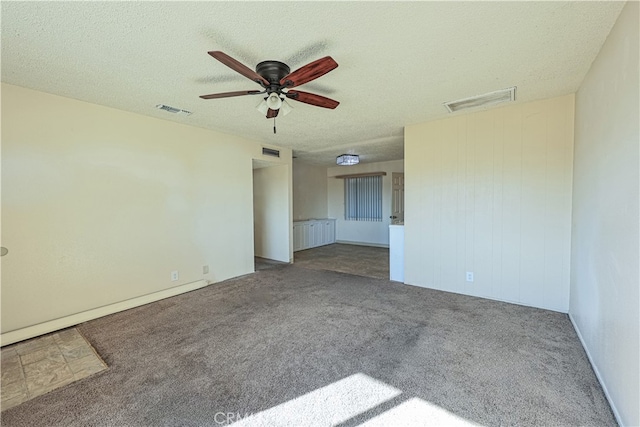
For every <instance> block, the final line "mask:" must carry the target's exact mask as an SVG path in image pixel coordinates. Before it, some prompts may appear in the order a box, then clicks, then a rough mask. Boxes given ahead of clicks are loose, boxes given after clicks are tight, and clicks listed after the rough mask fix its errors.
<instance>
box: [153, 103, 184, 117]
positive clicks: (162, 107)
mask: <svg viewBox="0 0 640 427" xmlns="http://www.w3.org/2000/svg"><path fill="white" fill-rule="evenodd" d="M156 108H157V109H159V110H164V111H168V112H169V113H173V114H178V115H180V116H188V115H190V114H191V111H187V110H182V109H180V108H176V107H171V106H169V105H164V104H158V105H156Z"/></svg>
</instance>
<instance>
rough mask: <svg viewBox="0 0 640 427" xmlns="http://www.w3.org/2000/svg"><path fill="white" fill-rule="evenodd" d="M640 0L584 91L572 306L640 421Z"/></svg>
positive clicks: (619, 408) (622, 415) (613, 395)
mask: <svg viewBox="0 0 640 427" xmlns="http://www.w3.org/2000/svg"><path fill="white" fill-rule="evenodd" d="M639 14H640V11H639V7H638V2H628V3H627V4H626V6H625V8H624V9H623V10H622V13H621V14H620V17H619V18H618V21H617V23H616V25H615V26H614V27H613V29H612V30H611V33H610V34H609V37H608V38H607V41H606V42H605V44H604V45H603V47H602V50H601V51H600V53H599V54H598V56H597V58H596V60H595V61H594V62H593V64H592V66H591V69H590V71H589V73H588V74H587V76H586V77H585V80H584V82H583V83H582V85H581V87H580V89H579V90H578V92H577V94H576V123H575V134H576V139H575V164H574V178H573V181H574V193H573V232H572V257H571V308H570V315H571V318H572V320H573V321H574V324H575V325H576V329H577V330H578V331H579V334H580V336H581V338H582V340H583V344H584V346H585V349H586V351H587V353H588V354H589V357H590V359H591V361H592V363H593V365H594V369H595V371H596V373H597V374H598V376H599V378H600V381H601V382H602V384H603V386H604V388H605V390H606V392H607V395H608V397H609V400H610V402H611V404H612V407H613V409H614V412H615V413H616V416H617V417H618V421H619V422H620V423H621V424H622V425H628V426H637V425H640V372H639V365H640V316H639V314H638V313H639V312H640V294H639V284H638V283H639V277H638V269H639V268H640V265H639V262H638V257H639V254H638V244H639V238H638V222H639V221H640V218H639V214H638V191H639V188H638V180H639V176H638V156H639V155H640V153H639V149H638V146H639V145H640V132H639V129H638V128H639V124H638V123H639V117H640V109H639V107H638V104H639V101H638V98H639V94H640V88H639V85H638V79H639V77H638V76H639V75H640V69H639V65H638V62H639V60H638V50H639V46H638V39H640V34H639V31H638V26H639V23H638V16H639Z"/></svg>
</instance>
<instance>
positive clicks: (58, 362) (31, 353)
mask: <svg viewBox="0 0 640 427" xmlns="http://www.w3.org/2000/svg"><path fill="white" fill-rule="evenodd" d="M0 359H1V360H2V386H1V390H2V401H1V402H0V407H1V408H2V410H3V411H4V410H5V409H9V408H12V407H14V406H17V405H19V404H21V403H22V402H26V401H27V400H29V399H33V398H34V397H36V396H40V395H42V394H45V393H48V392H50V391H52V390H55V389H57V388H60V387H62V386H65V385H67V384H71V383H72V382H74V381H77V380H80V379H82V378H85V377H88V376H89V375H92V374H95V373H96V372H100V371H103V370H105V369H107V365H106V364H105V363H104V362H103V361H102V359H100V357H98V355H97V354H96V352H95V350H94V349H93V347H91V344H89V343H88V342H87V340H85V339H84V337H83V336H82V335H80V333H79V332H78V330H77V329H76V328H71V329H65V330H64V331H59V332H55V333H53V334H49V335H44V336H42V337H38V338H34V339H31V340H28V341H24V342H21V343H18V344H13V345H10V346H6V347H4V348H2V350H0Z"/></svg>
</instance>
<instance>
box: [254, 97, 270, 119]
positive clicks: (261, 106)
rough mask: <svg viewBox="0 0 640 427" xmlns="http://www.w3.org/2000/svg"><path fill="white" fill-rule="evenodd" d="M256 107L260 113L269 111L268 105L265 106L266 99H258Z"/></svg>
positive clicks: (264, 113) (263, 113)
mask: <svg viewBox="0 0 640 427" xmlns="http://www.w3.org/2000/svg"><path fill="white" fill-rule="evenodd" d="M256 109H257V110H258V111H260V112H261V113H262V115H263V116H264V115H266V114H267V111H269V107H268V106H267V101H266V100H265V99H263V100H262V101H260V103H259V104H258V105H256Z"/></svg>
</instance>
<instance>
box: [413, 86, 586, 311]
mask: <svg viewBox="0 0 640 427" xmlns="http://www.w3.org/2000/svg"><path fill="white" fill-rule="evenodd" d="M573 115H574V96H573V95H566V96H563V97H559V98H553V99H547V100H542V101H536V102H530V103H526V104H520V105H514V106H509V107H504V108H496V109H491V110H487V111H482V112H478V113H472V114H465V115H457V116H454V117H452V118H448V119H444V120H439V121H434V122H429V123H424V124H419V125H413V126H407V127H406V128H405V183H406V184H405V204H406V206H405V211H406V213H405V282H406V283H408V284H412V285H418V286H424V287H429V288H434V289H440V290H444V291H450V292H457V293H463V294H468V295H474V296H480V297H486V298H492V299H497V300H502V301H509V302H515V303H519V304H524V305H529V306H534V307H541V308H547V309H551V310H556V311H561V312H567V311H568V307H569V266H570V249H571V179H572V152H573ZM466 272H473V273H474V281H473V282H468V281H466Z"/></svg>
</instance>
